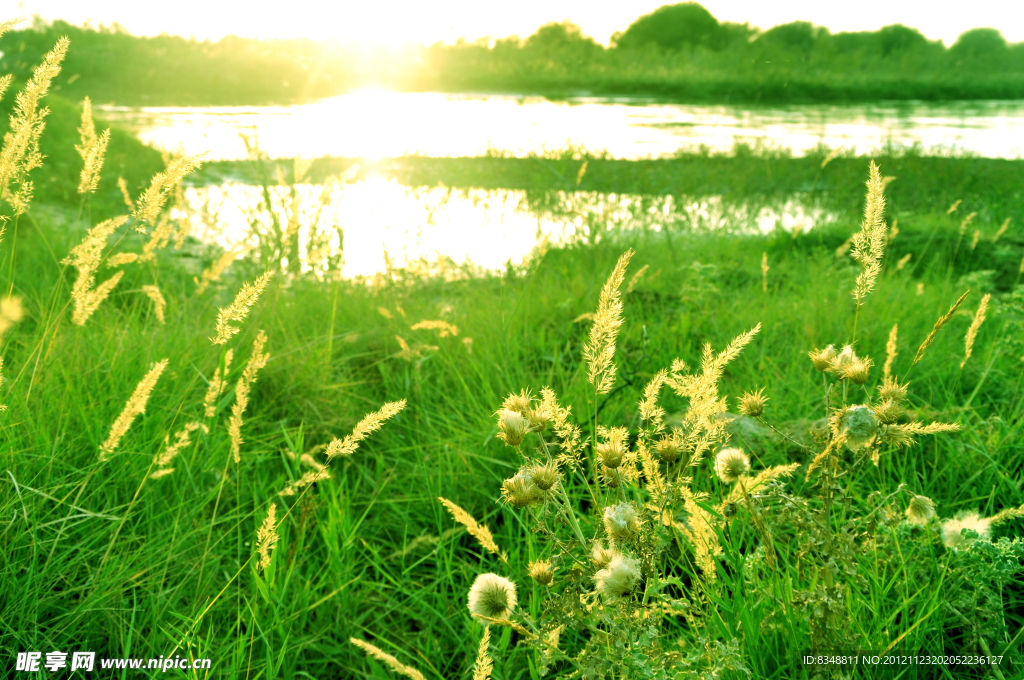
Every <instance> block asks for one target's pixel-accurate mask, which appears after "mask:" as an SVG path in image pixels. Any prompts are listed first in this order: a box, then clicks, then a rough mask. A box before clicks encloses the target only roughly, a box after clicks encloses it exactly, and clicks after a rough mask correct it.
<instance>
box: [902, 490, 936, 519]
mask: <svg viewBox="0 0 1024 680" xmlns="http://www.w3.org/2000/svg"><path fill="white" fill-rule="evenodd" d="M934 516H935V503H934V502H932V499H931V498H928V497H927V496H914V497H913V498H912V499H910V505H908V506H907V520H908V521H909V522H911V523H913V524H927V523H928V520H930V519H931V518H932V517H934Z"/></svg>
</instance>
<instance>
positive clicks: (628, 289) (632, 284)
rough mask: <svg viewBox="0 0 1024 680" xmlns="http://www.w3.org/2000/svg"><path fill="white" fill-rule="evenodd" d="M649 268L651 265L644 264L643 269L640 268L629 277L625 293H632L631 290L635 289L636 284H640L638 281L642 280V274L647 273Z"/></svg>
mask: <svg viewBox="0 0 1024 680" xmlns="http://www.w3.org/2000/svg"><path fill="white" fill-rule="evenodd" d="M650 267H651V265H649V264H645V265H644V266H643V267H640V269H637V270H636V273H635V274H633V276H631V277H629V283H628V284H626V292H627V293H632V292H633V289H634V288H636V284H637V283H639V282H640V279H642V278H643V276H644V274H646V273H647V270H648V269H650Z"/></svg>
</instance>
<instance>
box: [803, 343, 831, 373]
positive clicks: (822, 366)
mask: <svg viewBox="0 0 1024 680" xmlns="http://www.w3.org/2000/svg"><path fill="white" fill-rule="evenodd" d="M807 356H809V357H810V358H811V363H812V364H814V367H815V368H816V369H818V370H819V371H822V372H824V371H827V370H829V368H831V366H832V362H833V361H835V359H836V348H835V345H829V346H828V347H826V348H825V349H814V351H811V352H808V353H807Z"/></svg>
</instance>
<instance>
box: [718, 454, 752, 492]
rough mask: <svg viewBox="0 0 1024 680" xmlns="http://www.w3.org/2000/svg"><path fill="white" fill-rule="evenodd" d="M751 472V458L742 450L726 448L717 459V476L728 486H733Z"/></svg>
mask: <svg viewBox="0 0 1024 680" xmlns="http://www.w3.org/2000/svg"><path fill="white" fill-rule="evenodd" d="M749 471H750V458H748V457H747V454H745V453H743V451H742V450H741V449H736V448H725V449H722V450H721V451H719V452H718V455H717V456H716V457H715V474H717V475H718V478H719V479H721V480H722V481H723V482H725V483H726V484H732V483H733V482H735V481H736V480H737V479H739V478H740V477H741V476H743V475H745V474H747V472H749Z"/></svg>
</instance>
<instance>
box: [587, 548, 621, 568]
mask: <svg viewBox="0 0 1024 680" xmlns="http://www.w3.org/2000/svg"><path fill="white" fill-rule="evenodd" d="M617 554H618V553H617V552H615V551H614V550H612V549H611V548H606V547H604V546H603V545H601V544H600V543H595V544H594V547H593V548H592V549H591V551H590V561H591V562H593V563H594V564H596V565H597V568H598V569H604V568H605V567H607V566H608V563H609V562H611V561H612V558H614V557H615V556H616V555H617Z"/></svg>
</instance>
